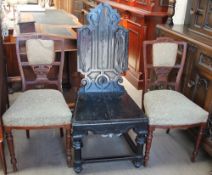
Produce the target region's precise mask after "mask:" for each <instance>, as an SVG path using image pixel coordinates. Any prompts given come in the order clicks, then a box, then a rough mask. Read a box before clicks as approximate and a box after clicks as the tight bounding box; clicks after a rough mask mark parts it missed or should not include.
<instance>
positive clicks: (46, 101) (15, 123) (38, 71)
mask: <svg viewBox="0 0 212 175" xmlns="http://www.w3.org/2000/svg"><path fill="white" fill-rule="evenodd" d="M16 52H17V58H18V64H19V70H20V73H21V78H22V89H23V91H24V92H23V93H22V94H21V95H20V96H19V97H18V98H17V100H16V101H15V102H14V103H13V104H12V105H11V106H10V107H9V109H8V110H7V111H6V112H5V113H4V114H3V125H4V130H5V132H6V139H7V143H8V147H9V152H10V156H11V163H12V165H13V170H14V171H17V166H16V162H17V161H16V158H15V151H14V143H13V136H12V130H13V129H17V130H32V129H33V130H36V129H50V128H62V129H65V130H66V139H65V140H66V153H67V163H68V165H69V166H71V117H72V113H71V111H70V109H69V107H68V105H67V104H66V102H65V99H64V97H63V94H62V73H63V65H64V40H63V39H61V38H57V37H53V36H46V35H41V34H25V35H20V36H18V37H17V39H16ZM55 52H57V53H55ZM48 144H49V143H48Z"/></svg>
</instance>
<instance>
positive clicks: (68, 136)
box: [66, 128, 72, 167]
mask: <svg viewBox="0 0 212 175" xmlns="http://www.w3.org/2000/svg"><path fill="white" fill-rule="evenodd" d="M71 148H72V144H71V129H70V128H69V129H66V155H67V164H68V166H69V167H71V165H72V161H71V160H72V158H71Z"/></svg>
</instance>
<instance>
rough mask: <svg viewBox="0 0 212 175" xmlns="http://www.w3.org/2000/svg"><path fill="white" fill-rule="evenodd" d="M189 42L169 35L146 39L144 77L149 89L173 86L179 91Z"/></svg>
mask: <svg viewBox="0 0 212 175" xmlns="http://www.w3.org/2000/svg"><path fill="white" fill-rule="evenodd" d="M186 50H187V44H186V43H185V42H180V41H174V40H173V39H170V38H167V37H161V38H157V40H152V41H144V43H143V56H144V78H145V80H144V81H145V89H144V92H146V91H147V90H149V89H155V88H156V89H162V88H172V89H174V90H177V91H179V88H180V80H181V77H182V73H183V67H184V63H185V58H186Z"/></svg>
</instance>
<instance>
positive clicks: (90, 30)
mask: <svg viewBox="0 0 212 175" xmlns="http://www.w3.org/2000/svg"><path fill="white" fill-rule="evenodd" d="M87 20H88V23H89V24H88V25H86V26H83V27H82V28H80V29H79V30H78V59H77V61H78V71H80V72H81V73H82V74H84V75H85V78H84V79H83V80H82V85H83V87H81V88H80V92H83V93H84V92H123V91H124V88H123V87H122V86H121V85H120V84H119V83H120V82H122V78H121V76H120V74H121V73H123V72H124V71H126V70H127V69H128V31H127V30H126V29H124V28H123V27H120V26H119V25H118V23H119V21H120V16H119V14H118V13H117V11H116V10H113V9H112V8H111V7H110V6H109V5H108V4H99V5H98V6H97V7H96V8H95V9H92V10H91V11H90V13H88V15H87Z"/></svg>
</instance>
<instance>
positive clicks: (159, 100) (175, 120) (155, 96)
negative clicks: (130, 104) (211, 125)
mask: <svg viewBox="0 0 212 175" xmlns="http://www.w3.org/2000/svg"><path fill="white" fill-rule="evenodd" d="M144 108H145V112H146V114H147V116H148V117H149V123H150V125H189V124H195V123H202V122H206V121H207V118H208V112H207V111H205V110H204V109H202V108H201V107H199V106H198V105H196V104H195V103H193V102H192V101H191V100H189V99H188V98H187V97H185V96H184V95H183V94H181V93H179V92H177V91H173V90H154V91H149V92H147V93H145V94H144Z"/></svg>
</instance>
